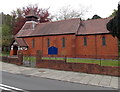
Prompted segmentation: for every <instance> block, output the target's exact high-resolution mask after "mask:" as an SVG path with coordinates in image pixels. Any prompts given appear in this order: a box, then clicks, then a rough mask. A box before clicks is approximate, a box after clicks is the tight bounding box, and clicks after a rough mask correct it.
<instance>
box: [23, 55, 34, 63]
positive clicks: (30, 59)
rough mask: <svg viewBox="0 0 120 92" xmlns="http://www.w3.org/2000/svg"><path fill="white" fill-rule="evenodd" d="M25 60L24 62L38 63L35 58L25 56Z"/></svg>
mask: <svg viewBox="0 0 120 92" xmlns="http://www.w3.org/2000/svg"><path fill="white" fill-rule="evenodd" d="M23 60H24V61H33V62H35V61H36V57H34V56H24V57H23Z"/></svg>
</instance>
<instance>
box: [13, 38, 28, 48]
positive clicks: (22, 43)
mask: <svg viewBox="0 0 120 92" xmlns="http://www.w3.org/2000/svg"><path fill="white" fill-rule="evenodd" d="M15 41H16V42H17V43H18V45H19V46H25V47H26V46H28V45H27V44H26V42H25V41H24V39H23V38H15Z"/></svg>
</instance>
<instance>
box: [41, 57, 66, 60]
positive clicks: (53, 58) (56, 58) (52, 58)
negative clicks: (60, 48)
mask: <svg viewBox="0 0 120 92" xmlns="http://www.w3.org/2000/svg"><path fill="white" fill-rule="evenodd" d="M42 59H47V60H49V59H50V60H65V58H59V57H42Z"/></svg>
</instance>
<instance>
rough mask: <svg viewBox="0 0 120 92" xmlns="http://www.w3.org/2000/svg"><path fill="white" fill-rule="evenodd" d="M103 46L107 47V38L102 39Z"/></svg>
mask: <svg viewBox="0 0 120 92" xmlns="http://www.w3.org/2000/svg"><path fill="white" fill-rule="evenodd" d="M102 45H103V46H105V45H106V37H104V36H103V37H102Z"/></svg>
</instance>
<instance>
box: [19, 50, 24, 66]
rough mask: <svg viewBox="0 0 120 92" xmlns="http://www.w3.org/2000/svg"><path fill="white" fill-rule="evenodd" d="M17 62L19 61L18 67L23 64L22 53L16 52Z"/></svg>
mask: <svg viewBox="0 0 120 92" xmlns="http://www.w3.org/2000/svg"><path fill="white" fill-rule="evenodd" d="M18 60H19V65H22V64H23V53H22V52H18Z"/></svg>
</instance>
